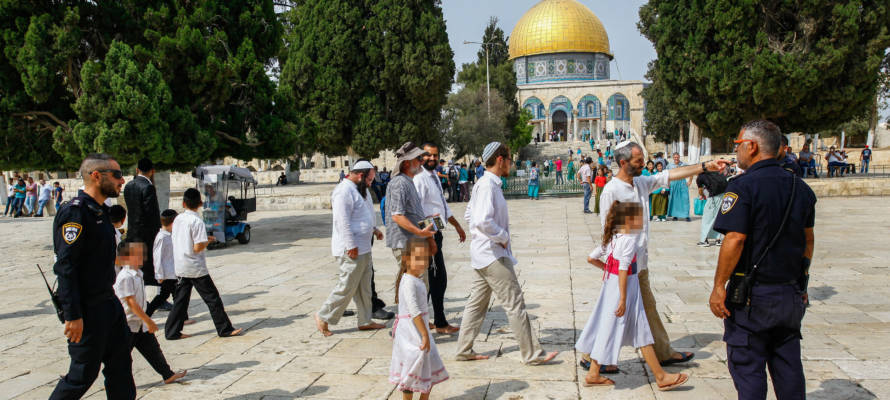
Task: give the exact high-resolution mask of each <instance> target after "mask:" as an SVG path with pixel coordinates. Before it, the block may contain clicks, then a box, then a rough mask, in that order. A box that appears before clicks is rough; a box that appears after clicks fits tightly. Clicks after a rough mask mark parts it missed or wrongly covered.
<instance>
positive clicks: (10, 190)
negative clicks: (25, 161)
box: [6, 185, 15, 197]
mask: <svg viewBox="0 0 890 400" xmlns="http://www.w3.org/2000/svg"><path fill="white" fill-rule="evenodd" d="M13 196H15V185H6V197H13Z"/></svg>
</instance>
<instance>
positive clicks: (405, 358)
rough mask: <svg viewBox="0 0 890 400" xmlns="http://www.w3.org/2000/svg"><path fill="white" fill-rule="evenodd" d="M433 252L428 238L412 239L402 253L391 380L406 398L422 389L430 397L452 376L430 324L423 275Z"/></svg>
mask: <svg viewBox="0 0 890 400" xmlns="http://www.w3.org/2000/svg"><path fill="white" fill-rule="evenodd" d="M431 256H432V254H430V249H429V247H428V245H427V241H426V240H425V239H412V240H410V241H408V245H407V246H406V249H405V253H404V254H403V256H402V272H404V275H403V276H402V281H401V284H400V285H399V288H398V291H399V299H400V301H399V314H398V315H397V316H396V322H395V324H394V325H393V344H392V364H390V367H389V381H390V382H392V383H393V384H395V385H397V388H398V390H401V391H402V399H411V398H413V396H414V392H420V399H421V400H426V399H429V397H430V389H432V387H433V385H435V384H437V383H439V382H442V381H444V380H446V379H448V372H447V371H445V365H444V364H443V363H442V358H441V357H439V351H438V350H437V349H436V342H435V341H434V340H433V336H432V335H431V334H430V332H429V329H428V328H427V322H426V320H427V319H428V318H429V316H428V312H429V305H428V304H427V291H426V286H425V285H424V284H423V280H422V279H421V278H420V277H421V276H422V275H423V273H424V272H426V270H427V267H428V266H429V259H430V257H431Z"/></svg>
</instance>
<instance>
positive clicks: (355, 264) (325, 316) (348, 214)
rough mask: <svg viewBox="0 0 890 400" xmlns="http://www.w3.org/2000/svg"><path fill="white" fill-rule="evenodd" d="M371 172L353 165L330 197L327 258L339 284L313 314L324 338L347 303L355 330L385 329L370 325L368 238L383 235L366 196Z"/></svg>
mask: <svg viewBox="0 0 890 400" xmlns="http://www.w3.org/2000/svg"><path fill="white" fill-rule="evenodd" d="M373 169H374V166H373V165H371V163H370V162H368V161H364V160H361V161H358V162H356V163H355V164H353V165H352V168H351V169H350V171H349V174H348V175H346V176H345V177H344V178H343V180H342V181H340V183H339V184H337V187H336V188H334V192H333V193H331V207H332V208H333V219H334V221H333V232H332V234H331V255H333V256H334V258H335V259H336V260H337V263H338V264H339V265H340V280H339V281H338V282H337V285H336V286H334V290H332V291H331V294H330V295H329V296H328V298H327V300H325V302H324V304H323V305H322V306H321V309H320V310H318V312H317V313H316V314H315V325H316V327H317V328H318V331H319V332H321V334H322V335H324V336H331V335H333V334H334V333H333V332H331V331H330V330H329V329H328V324H334V325H337V323H339V322H340V317H342V316H343V312H344V311H346V306H348V305H349V301H350V300H352V301H354V302H355V307H356V315H357V317H358V329H359V330H362V331H364V330H372V329H383V328H385V327H386V325H381V324H378V323H374V322H371V235H374V236H376V237H377V240H381V239H383V233H382V232H380V230H378V229H377V227H376V226H375V225H376V223H377V221H376V219H375V216H374V206H373V203H372V202H371V194H370V192H369V187H370V182H369V181H370V179H369V174H370V172H371V170H373Z"/></svg>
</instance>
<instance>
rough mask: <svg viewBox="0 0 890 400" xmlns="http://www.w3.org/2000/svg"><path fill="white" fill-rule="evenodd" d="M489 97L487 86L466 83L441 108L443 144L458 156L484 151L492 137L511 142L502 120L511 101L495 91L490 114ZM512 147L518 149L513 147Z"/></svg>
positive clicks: (494, 139) (499, 140)
mask: <svg viewBox="0 0 890 400" xmlns="http://www.w3.org/2000/svg"><path fill="white" fill-rule="evenodd" d="M487 99H488V97H487V95H486V92H485V89H484V88H478V87H466V88H464V89H462V90H461V91H459V92H457V93H453V94H451V95H449V96H448V105H447V106H446V107H445V110H444V111H443V112H442V115H443V116H442V120H441V121H440V125H439V131H440V134H441V136H442V144H443V145H444V146H445V147H448V148H449V149H451V151H453V152H454V157H455V158H461V157H463V156H465V155H468V154H482V149H483V148H485V145H486V144H488V143H490V142H493V141H498V142H501V143H509V141H508V137H507V135H508V132H509V131H508V130H507V129H506V127H505V126H504V124H503V121H504V119H505V117H506V114H507V113H508V112H509V105H508V104H507V102H505V101H504V99H503V98H502V97H501V95H500V94H498V93H497V92H494V93H492V96H491V115H489V114H488V108H487V106H486V103H487ZM529 140H531V131H529ZM511 150H513V151H518V149H513V147H511Z"/></svg>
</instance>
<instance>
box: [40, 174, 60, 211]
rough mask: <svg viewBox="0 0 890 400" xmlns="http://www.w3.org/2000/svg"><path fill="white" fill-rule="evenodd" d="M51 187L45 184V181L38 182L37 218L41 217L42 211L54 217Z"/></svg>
mask: <svg viewBox="0 0 890 400" xmlns="http://www.w3.org/2000/svg"><path fill="white" fill-rule="evenodd" d="M52 199H53V187H52V185H50V184H48V183H46V180H45V179H41V180H40V187H39V188H38V189H37V215H36V216H37V217H42V216H43V209H44V208H45V209H47V215H56V212H55V209H54V208H53V206H52Z"/></svg>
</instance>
